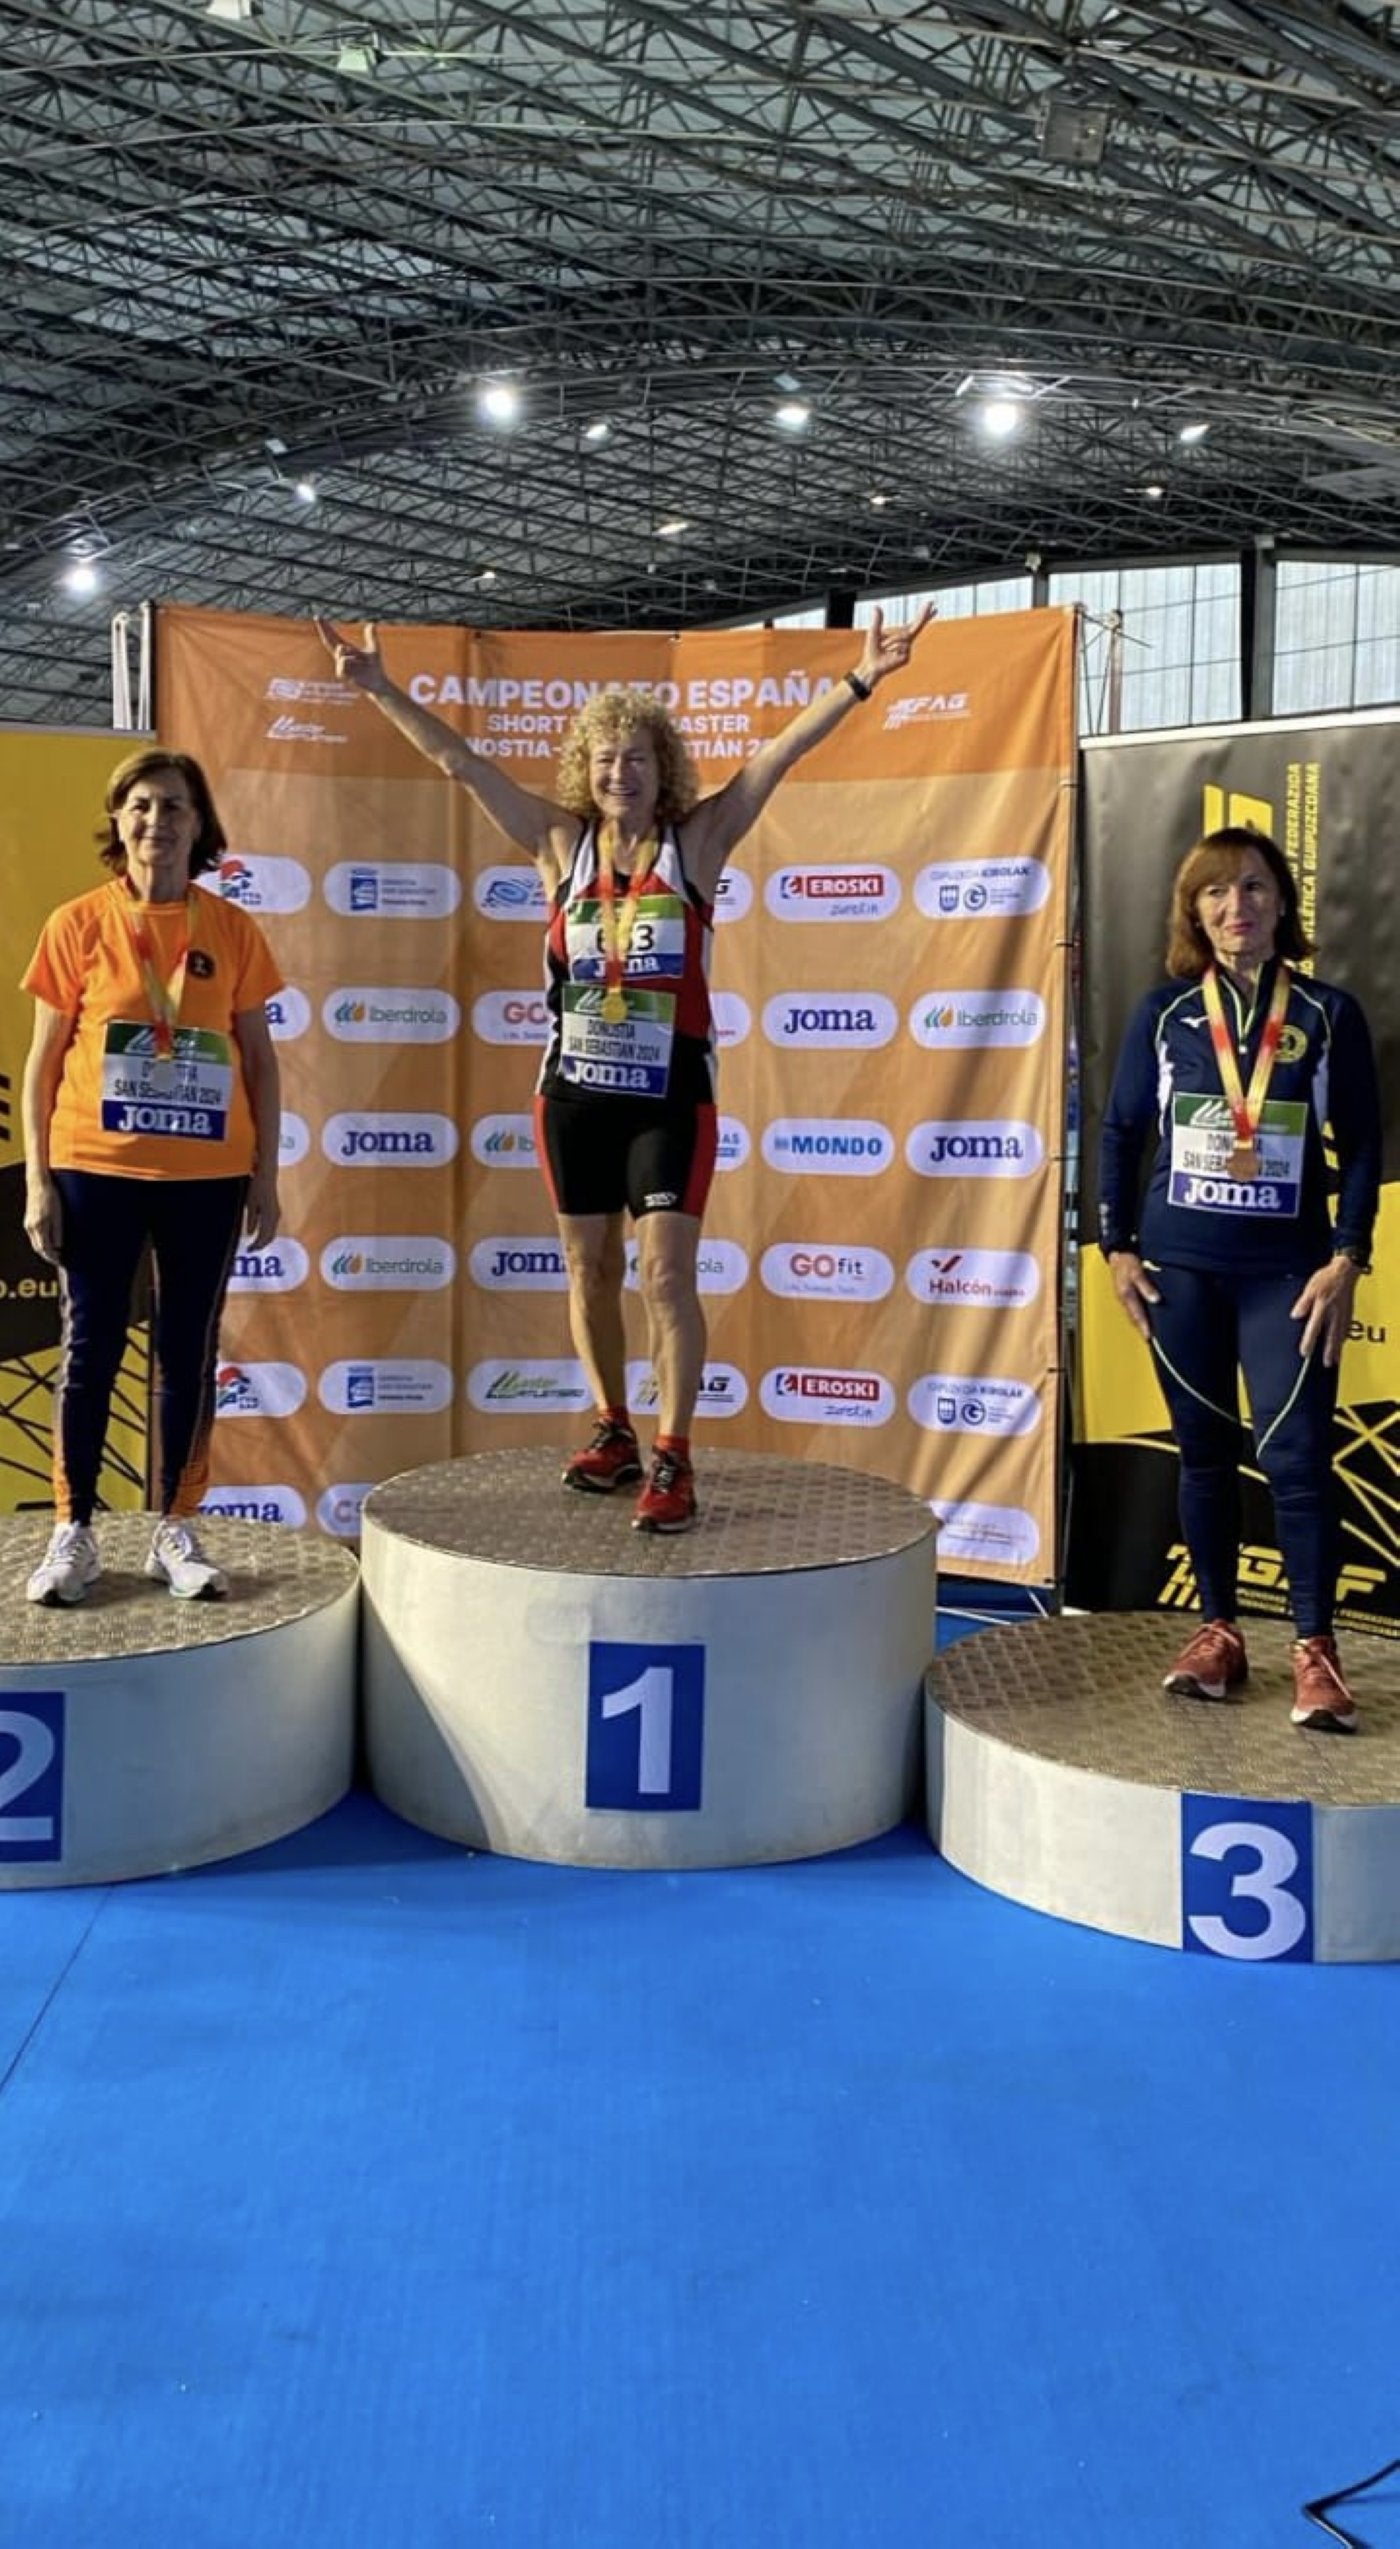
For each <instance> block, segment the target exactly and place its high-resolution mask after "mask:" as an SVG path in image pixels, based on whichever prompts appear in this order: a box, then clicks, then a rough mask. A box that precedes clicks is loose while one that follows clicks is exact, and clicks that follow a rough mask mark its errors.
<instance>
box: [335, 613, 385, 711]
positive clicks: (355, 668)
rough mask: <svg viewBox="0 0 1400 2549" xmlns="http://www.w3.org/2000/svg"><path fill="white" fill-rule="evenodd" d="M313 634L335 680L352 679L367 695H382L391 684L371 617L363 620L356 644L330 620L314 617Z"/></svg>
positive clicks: (377, 697)
mask: <svg viewBox="0 0 1400 2549" xmlns="http://www.w3.org/2000/svg"><path fill="white" fill-rule="evenodd" d="M316 634H317V636H318V637H319V638H320V640H321V644H322V645H323V646H324V648H325V650H326V653H327V654H328V655H329V656H330V659H331V661H332V663H333V664H334V666H335V672H336V679H337V681H346V682H353V683H354V685H355V688H356V690H363V691H366V692H367V693H368V694H369V697H370V698H371V699H382V698H383V696H384V694H385V692H386V691H387V690H388V689H389V688H390V687H391V685H390V681H389V676H388V674H387V673H386V671H385V670H384V658H383V656H382V655H381V654H380V652H379V631H378V629H377V628H376V627H375V624H374V622H373V620H366V622H365V631H364V638H363V641H362V643H361V644H360V645H358V646H357V645H356V644H355V641H354V639H353V638H350V637H342V636H341V633H340V631H339V629H338V628H337V627H336V625H335V622H334V620H322V619H318V620H317V622H316Z"/></svg>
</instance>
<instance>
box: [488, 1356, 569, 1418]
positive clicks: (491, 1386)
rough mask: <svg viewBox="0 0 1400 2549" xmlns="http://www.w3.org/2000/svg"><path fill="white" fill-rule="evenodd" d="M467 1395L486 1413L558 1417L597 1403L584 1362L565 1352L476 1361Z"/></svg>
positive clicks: (492, 1357)
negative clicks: (572, 1357)
mask: <svg viewBox="0 0 1400 2549" xmlns="http://www.w3.org/2000/svg"><path fill="white" fill-rule="evenodd" d="M467 1397H468V1400H469V1401H470V1403H471V1405H472V1406H473V1407H475V1408H477V1409H478V1410H479V1411H480V1413H481V1414H482V1415H483V1416H557V1415H558V1414H559V1413H560V1411H561V1410H567V1411H569V1412H573V1411H574V1410H575V1409H579V1408H586V1407H591V1406H592V1404H593V1393H592V1391H591V1389H590V1388H589V1386H588V1381H587V1379H586V1377H585V1374H584V1369H583V1365H582V1364H581V1363H575V1362H572V1361H570V1360H569V1358H568V1357H567V1356H565V1355H542V1354H537V1355H533V1356H527V1355H518V1356H517V1357H516V1358H515V1360H514V1361H509V1360H507V1359H505V1358H504V1357H502V1356H499V1355H493V1356H491V1357H490V1358H488V1360H487V1361H486V1362H484V1363H474V1364H473V1365H472V1368H471V1370H470V1372H469V1373H468V1374H467Z"/></svg>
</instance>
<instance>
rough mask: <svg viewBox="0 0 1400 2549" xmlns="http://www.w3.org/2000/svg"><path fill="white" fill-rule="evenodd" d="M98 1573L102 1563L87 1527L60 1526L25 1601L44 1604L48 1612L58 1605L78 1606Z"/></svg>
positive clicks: (70, 1524) (79, 1525)
mask: <svg viewBox="0 0 1400 2549" xmlns="http://www.w3.org/2000/svg"><path fill="white" fill-rule="evenodd" d="M101 1573H102V1560H101V1559H100V1557H99V1556H98V1554H97V1542H96V1541H95V1540H94V1538H93V1536H92V1533H91V1531H90V1530H89V1528H88V1525H87V1524H86V1523H85V1522H61V1523H60V1524H59V1525H58V1528H57V1530H56V1531H55V1532H54V1534H53V1536H52V1538H51V1540H50V1541H49V1545H48V1547H47V1549H46V1550H45V1551H44V1554H43V1556H42V1558H41V1559H40V1561H39V1563H38V1565H37V1567H36V1568H35V1570H34V1573H33V1574H32V1576H31V1577H30V1579H29V1582H28V1583H27V1585H26V1586H25V1588H24V1590H25V1597H26V1599H27V1600H28V1601H30V1602H45V1603H47V1604H48V1607H49V1609H50V1610H54V1609H56V1607H57V1605H58V1604H59V1603H60V1602H81V1601H82V1599H83V1596H84V1594H85V1593H86V1591H87V1589H88V1586H89V1585H90V1584H96V1582H97V1579H98V1577H99V1576H100V1574H101Z"/></svg>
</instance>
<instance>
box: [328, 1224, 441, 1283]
mask: <svg viewBox="0 0 1400 2549" xmlns="http://www.w3.org/2000/svg"><path fill="white" fill-rule="evenodd" d="M456 1271H457V1252H456V1250H455V1249H454V1248H453V1246H452V1244H451V1242H450V1241H449V1240H446V1239H434V1238H431V1237H423V1236H421V1235H417V1234H413V1235H410V1236H408V1237H404V1238H399V1237H394V1238H384V1237H382V1236H381V1235H380V1234H379V1233H377V1232H376V1233H375V1234H374V1235H373V1236H372V1237H370V1238H358V1237H352V1236H348V1235H347V1236H346V1237H345V1238H343V1239H331V1240H329V1241H328V1242H327V1244H326V1246H325V1247H324V1248H323V1249H322V1250H321V1276H322V1280H323V1282H326V1283H328V1284H330V1285H331V1287H332V1289H333V1290H334V1291H336V1292H441V1291H443V1290H444V1289H445V1287H446V1286H447V1285H448V1284H449V1283H450V1282H451V1281H452V1278H453V1276H454V1274H455V1273H456Z"/></svg>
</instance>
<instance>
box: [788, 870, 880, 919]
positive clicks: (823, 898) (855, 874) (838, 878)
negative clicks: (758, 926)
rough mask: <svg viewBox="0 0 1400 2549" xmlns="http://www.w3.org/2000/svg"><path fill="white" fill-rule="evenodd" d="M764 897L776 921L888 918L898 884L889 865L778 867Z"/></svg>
mask: <svg viewBox="0 0 1400 2549" xmlns="http://www.w3.org/2000/svg"><path fill="white" fill-rule="evenodd" d="M763 899H764V901H765V903H766V904H767V906H768V909H769V911H770V912H771V913H772V914H773V917H774V919H775V920H801V921H827V920H831V921H846V920H887V919H888V917H889V915H890V913H891V912H896V911H898V909H899V899H900V883H899V878H898V877H897V876H896V874H895V872H894V869H893V868H892V867H780V868H779V869H778V872H777V874H776V875H775V876H770V877H769V879H768V882H767V884H766V885H765V886H764V889H763Z"/></svg>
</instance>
